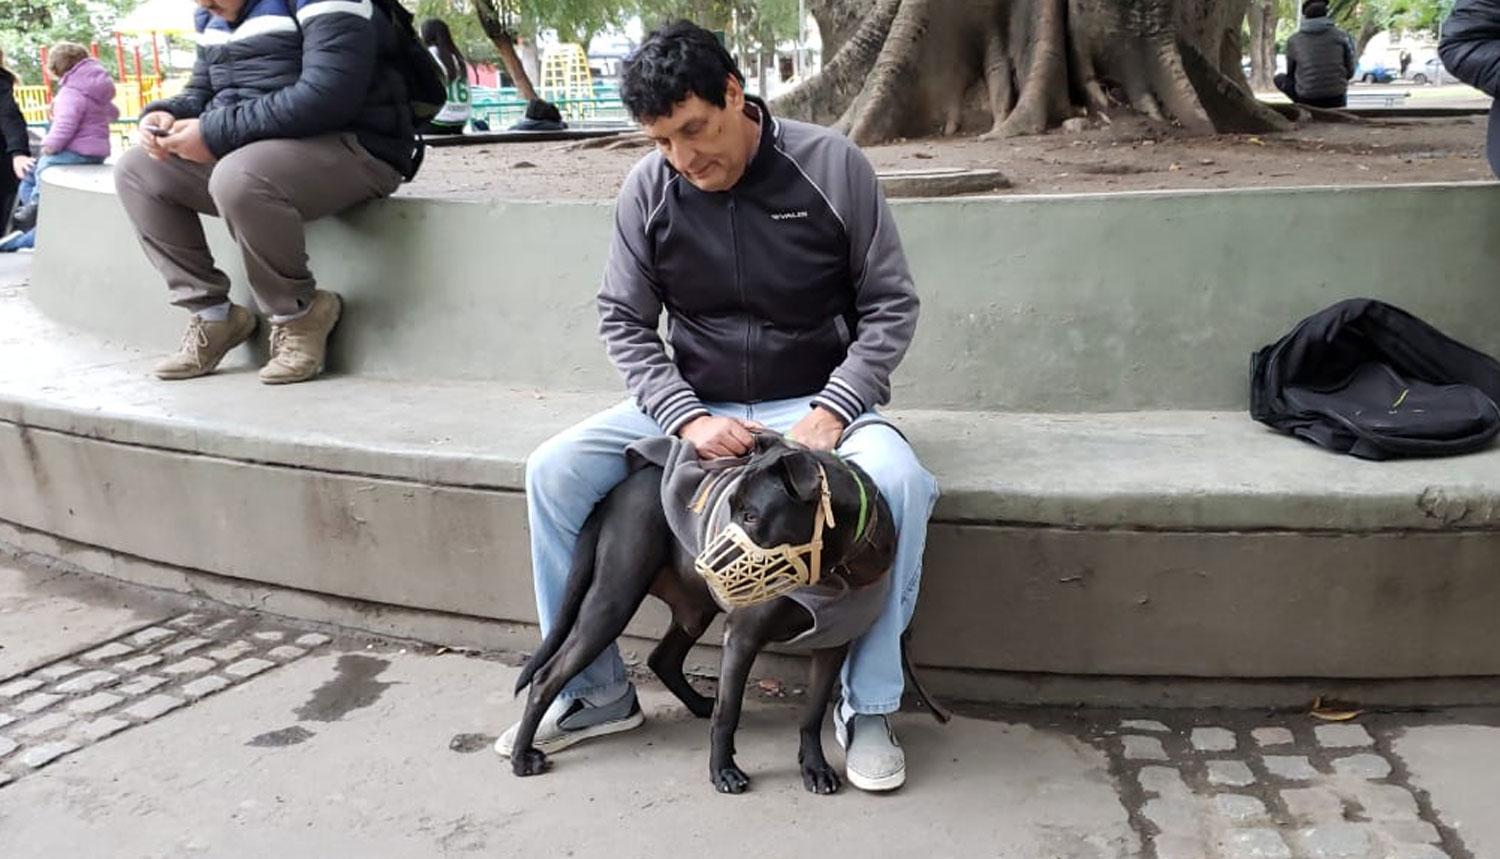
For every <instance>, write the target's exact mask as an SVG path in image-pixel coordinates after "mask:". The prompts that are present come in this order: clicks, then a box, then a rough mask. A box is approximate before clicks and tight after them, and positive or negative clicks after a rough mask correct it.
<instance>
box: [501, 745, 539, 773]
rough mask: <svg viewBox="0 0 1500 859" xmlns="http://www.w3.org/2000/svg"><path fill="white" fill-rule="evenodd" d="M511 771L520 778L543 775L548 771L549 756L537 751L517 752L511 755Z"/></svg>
mask: <svg viewBox="0 0 1500 859" xmlns="http://www.w3.org/2000/svg"><path fill="white" fill-rule="evenodd" d="M510 771H511V772H513V773H515V774H516V775H518V776H529V775H541V774H542V773H544V772H546V771H547V756H546V755H545V754H544V753H542V752H539V751H537V750H536V749H526V750H525V751H517V752H515V753H513V754H512V755H511V758H510Z"/></svg>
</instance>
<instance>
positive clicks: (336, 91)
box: [142, 0, 416, 175]
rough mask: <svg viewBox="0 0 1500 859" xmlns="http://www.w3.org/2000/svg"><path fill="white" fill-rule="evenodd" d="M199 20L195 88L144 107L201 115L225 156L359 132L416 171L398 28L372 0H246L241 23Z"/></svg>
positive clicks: (201, 16) (209, 140) (208, 136)
mask: <svg viewBox="0 0 1500 859" xmlns="http://www.w3.org/2000/svg"><path fill="white" fill-rule="evenodd" d="M197 28H198V58H197V62H196V63H195V64H194V65H193V76H192V79H191V80H190V81H189V82H188V85H187V87H186V88H185V89H183V91H182V93H181V94H179V95H178V96H176V97H174V98H170V99H165V100H163V101H158V102H154V103H152V104H149V105H147V106H146V108H145V110H144V111H142V113H143V114H144V113H149V112H151V111H154V110H165V111H167V112H168V113H170V114H172V115H173V116H175V117H177V118H178V119H189V118H193V117H197V118H198V119H199V120H200V121H201V123H202V130H203V141H204V143H205V144H207V146H208V148H209V149H210V150H211V151H212V152H213V153H214V155H216V156H219V157H223V156H225V155H227V154H229V153H230V152H233V151H234V150H236V149H238V148H240V147H241V146H244V145H246V144H248V143H254V142H255V141H257V140H269V139H276V138H299V137H314V136H317V135H320V134H329V133H334V132H353V133H354V134H355V135H356V136H357V137H358V138H359V142H360V144H361V145H363V146H364V147H365V149H367V150H369V152H370V154H372V155H374V156H375V157H377V158H379V159H380V160H382V161H384V162H386V163H387V164H390V165H391V166H392V167H394V168H396V169H397V170H399V171H400V172H401V173H402V174H403V175H405V174H407V173H408V172H410V170H411V166H412V155H413V153H414V152H415V149H416V133H415V131H414V130H413V128H412V119H411V108H410V106H409V101H410V100H409V98H408V96H407V93H406V82H405V80H404V79H403V78H402V77H401V74H400V72H398V71H397V68H398V67H397V65H396V61H395V58H396V56H397V54H398V48H399V43H398V42H397V35H396V29H395V27H394V26H393V25H392V24H391V21H390V18H389V17H388V16H387V15H386V14H385V12H384V11H382V10H381V8H380V7H379V6H378V5H376V4H374V3H372V2H371V0H248V2H247V3H246V4H245V9H244V11H243V12H242V13H241V14H240V18H239V20H237V21H233V22H226V21H224V20H223V19H221V18H218V17H217V16H214V15H211V14H209V13H208V12H206V11H204V10H202V9H200V10H198V15H197Z"/></svg>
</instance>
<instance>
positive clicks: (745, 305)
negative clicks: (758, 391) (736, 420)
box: [729, 191, 753, 403]
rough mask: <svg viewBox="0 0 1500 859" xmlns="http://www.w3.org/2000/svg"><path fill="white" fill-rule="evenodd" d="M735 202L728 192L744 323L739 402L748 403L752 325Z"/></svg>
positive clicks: (738, 290) (749, 399)
mask: <svg viewBox="0 0 1500 859" xmlns="http://www.w3.org/2000/svg"><path fill="white" fill-rule="evenodd" d="M735 220H736V219H735V200H734V192H733V191H730V192H729V242H730V252H731V254H732V255H733V256H734V290H735V292H736V293H737V294H738V295H739V297H740V312H741V315H742V317H743V318H744V321H745V349H744V353H743V355H742V357H741V362H740V363H741V366H742V367H744V370H745V374H744V375H745V390H744V396H743V397H741V398H740V401H741V402H746V403H748V402H750V401H751V400H752V399H753V398H752V397H751V395H750V390H751V374H750V336H751V333H752V325H751V322H750V301H749V299H747V298H746V297H745V282H744V279H743V278H742V277H741V275H740V234H739V230H738V229H737V228H736V224H735Z"/></svg>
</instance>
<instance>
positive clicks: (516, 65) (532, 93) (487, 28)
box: [474, 0, 537, 101]
mask: <svg viewBox="0 0 1500 859" xmlns="http://www.w3.org/2000/svg"><path fill="white" fill-rule="evenodd" d="M474 15H475V17H477V18H478V19H479V26H480V27H482V28H483V29H484V34H485V35H486V36H488V37H489V39H490V41H491V42H494V43H495V50H497V51H499V52H500V62H501V63H503V64H504V65H505V71H506V73H507V74H509V75H510V79H511V80H513V81H515V82H516V94H517V95H519V96H520V97H521V98H524V99H526V100H527V101H531V100H533V99H535V98H536V97H537V96H536V88H535V87H533V86H532V85H531V78H530V76H528V75H527V74H526V67H525V66H523V65H522V64H521V58H520V56H519V55H517V54H516V41H515V36H514V35H513V34H512V33H511V29H510V26H509V24H508V21H507V18H508V16H506V15H503V14H502V13H501V9H500V8H498V7H497V6H496V4H495V0H474Z"/></svg>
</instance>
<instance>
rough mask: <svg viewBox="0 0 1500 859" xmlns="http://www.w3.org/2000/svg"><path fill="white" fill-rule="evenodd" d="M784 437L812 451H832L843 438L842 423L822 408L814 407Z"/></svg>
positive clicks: (836, 416)
mask: <svg viewBox="0 0 1500 859" xmlns="http://www.w3.org/2000/svg"><path fill="white" fill-rule="evenodd" d="M786 437H787V438H789V439H791V440H792V441H795V442H797V443H798V444H800V445H803V446H805V447H809V448H812V449H813V450H833V449H834V448H836V447H838V446H839V439H841V438H843V437H844V422H843V420H841V419H840V418H839V416H838V415H836V414H834V413H833V412H830V411H829V410H827V409H825V408H823V407H822V406H814V407H813V408H812V410H811V411H809V412H808V413H807V414H806V415H805V416H803V418H802V420H800V421H797V425H796V426H794V427H792V430H791V432H789V433H787V434H786Z"/></svg>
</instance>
